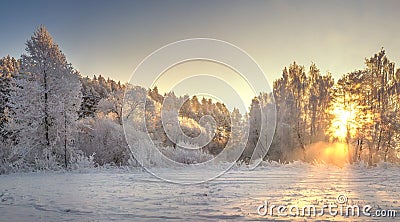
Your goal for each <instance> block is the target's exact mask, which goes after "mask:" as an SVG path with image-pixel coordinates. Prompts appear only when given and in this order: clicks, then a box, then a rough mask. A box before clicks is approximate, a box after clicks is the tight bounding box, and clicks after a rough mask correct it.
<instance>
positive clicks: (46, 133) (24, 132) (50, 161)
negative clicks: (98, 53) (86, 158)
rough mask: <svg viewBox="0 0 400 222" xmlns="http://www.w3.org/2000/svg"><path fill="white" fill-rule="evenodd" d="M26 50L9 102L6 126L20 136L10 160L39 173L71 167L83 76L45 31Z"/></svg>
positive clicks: (35, 37) (37, 33)
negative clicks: (59, 166)
mask: <svg viewBox="0 0 400 222" xmlns="http://www.w3.org/2000/svg"><path fill="white" fill-rule="evenodd" d="M26 46H27V47H26V52H27V54H24V55H22V59H21V71H20V72H21V74H20V75H18V76H17V77H16V78H15V81H14V83H13V85H12V87H11V93H10V97H9V105H10V116H9V120H10V122H9V124H8V126H9V128H10V129H12V131H13V132H14V133H15V134H16V135H17V137H16V138H17V139H16V141H15V143H16V145H15V146H14V147H13V156H12V159H13V160H14V161H16V162H17V163H24V162H25V163H27V164H32V165H34V166H35V167H38V168H49V167H56V166H57V165H61V164H63V165H67V162H68V160H67V158H68V156H71V155H72V153H71V151H73V149H72V146H73V141H74V140H73V138H74V135H73V134H74V132H76V125H75V121H76V120H77V118H78V116H77V112H78V110H79V108H80V104H81V98H82V96H81V83H80V81H79V75H78V74H77V73H76V72H75V71H74V70H73V68H72V66H71V65H70V64H68V62H67V60H66V58H65V55H64V54H63V53H62V52H61V50H60V49H59V47H58V45H57V44H55V43H54V42H53V38H52V37H51V35H50V34H49V32H48V31H47V30H46V28H45V27H44V26H40V27H39V28H38V29H37V30H36V31H35V32H34V34H33V36H32V37H31V39H30V40H28V41H27V43H26ZM68 151H70V153H68Z"/></svg>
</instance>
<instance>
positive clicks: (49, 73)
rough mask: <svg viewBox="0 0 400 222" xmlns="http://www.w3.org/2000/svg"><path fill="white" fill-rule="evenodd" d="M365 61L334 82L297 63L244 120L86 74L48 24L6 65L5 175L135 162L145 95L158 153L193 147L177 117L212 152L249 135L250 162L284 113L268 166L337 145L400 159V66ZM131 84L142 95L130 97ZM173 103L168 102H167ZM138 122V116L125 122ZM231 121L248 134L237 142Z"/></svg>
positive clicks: (1, 109) (1, 143)
mask: <svg viewBox="0 0 400 222" xmlns="http://www.w3.org/2000/svg"><path fill="white" fill-rule="evenodd" d="M365 64H366V68H365V69H362V70H357V71H354V72H351V73H348V74H345V75H343V76H342V78H340V79H339V80H338V81H337V83H336V84H335V81H334V79H333V78H332V75H331V74H330V73H327V74H325V75H324V74H322V73H321V72H320V70H319V69H318V68H317V66H316V65H315V64H311V66H310V67H309V68H308V69H307V70H306V69H305V67H304V66H301V65H299V64H297V63H296V62H294V63H293V64H291V65H290V66H289V67H287V68H286V67H285V68H284V69H283V72H282V76H281V77H280V78H279V79H277V80H275V81H274V83H273V92H270V93H266V92H262V93H260V95H259V96H258V97H255V98H254V99H253V100H252V103H251V104H250V107H249V112H248V113H245V114H241V113H240V112H239V110H238V109H236V108H235V109H233V110H232V111H230V110H228V109H227V107H226V106H225V105H224V104H223V103H220V102H214V101H212V100H211V99H209V98H197V97H196V96H193V97H191V98H190V97H189V96H187V95H184V96H176V95H175V94H174V92H169V93H165V94H161V93H160V92H159V91H158V88H157V87H156V86H155V87H154V88H152V89H144V88H142V87H140V86H131V85H129V84H122V83H120V82H115V81H114V80H111V79H109V78H108V79H105V78H104V77H103V76H101V75H98V76H94V77H93V78H89V77H83V76H82V75H81V74H80V73H79V72H78V71H77V70H75V69H74V68H73V67H72V65H71V64H70V63H68V61H67V59H66V57H65V55H64V54H63V53H62V51H61V50H60V49H59V47H58V45H57V44H56V43H54V41H53V39H52V37H51V36H50V34H49V32H48V31H47V30H46V28H45V27H44V26H40V27H39V28H38V29H37V30H36V31H35V32H34V34H33V36H32V37H31V38H30V39H29V40H28V41H27V43H26V54H23V55H22V56H21V58H20V59H15V58H12V57H10V56H6V57H4V58H2V59H0V98H1V99H0V173H1V172H9V171H16V170H18V169H24V168H26V169H55V168H62V167H65V168H70V167H73V166H74V165H76V164H78V163H79V162H80V161H83V160H90V161H92V162H93V163H94V164H96V165H104V164H114V165H129V164H132V163H133V162H134V158H133V157H132V155H131V153H130V150H129V147H128V145H127V142H126V140H125V136H124V130H123V127H122V123H123V118H124V117H123V113H122V110H123V106H124V105H129V107H130V108H132V110H134V108H135V107H138V106H139V105H141V104H139V101H140V99H141V98H143V97H146V98H147V100H146V113H145V116H146V126H141V127H142V128H143V129H146V130H147V133H148V135H150V137H151V138H152V139H153V140H154V141H158V142H157V146H160V147H164V148H168V149H169V150H172V151H173V150H176V149H177V147H178V146H180V145H181V144H185V143H189V141H186V140H187V138H186V139H185V137H177V138H171V137H169V136H167V134H166V130H172V131H173V130H176V127H173V125H172V122H171V124H169V123H170V122H169V120H172V119H173V118H175V117H177V118H178V119H179V123H180V128H181V129H182V131H183V132H184V134H185V135H186V136H188V137H190V138H195V137H197V136H198V135H200V134H201V133H202V132H208V134H206V136H205V137H204V138H199V140H204V141H211V142H210V143H208V144H207V145H205V146H204V147H203V148H202V149H201V151H202V152H204V153H207V154H210V155H218V154H219V153H220V152H221V151H222V150H223V149H224V148H225V146H226V144H227V143H228V141H229V140H232V141H234V144H235V143H236V142H237V141H239V138H242V137H243V136H245V135H247V134H248V141H247V144H246V146H245V149H244V152H243V154H242V155H241V157H240V160H243V161H248V160H249V159H250V158H251V155H252V153H253V151H254V149H255V148H256V146H258V145H260V144H261V145H262V144H263V143H257V142H258V141H260V140H265V135H261V134H262V132H263V131H261V129H260V127H261V126H260V123H261V115H272V112H274V111H275V109H276V113H277V116H276V117H277V118H276V129H275V135H274V138H273V140H272V143H271V147H270V149H269V150H268V153H267V155H266V156H265V157H263V158H264V159H267V160H275V161H281V162H289V161H293V160H303V161H313V160H312V156H313V155H310V153H309V152H310V151H309V150H308V146H309V145H311V144H314V143H316V142H319V141H324V142H336V141H338V142H342V143H345V144H346V145H347V147H348V155H349V156H348V161H349V162H350V163H353V162H358V161H366V162H368V163H369V164H370V165H373V164H375V163H377V162H379V161H390V162H399V151H400V119H399V118H400V117H399V116H400V115H399V114H398V113H399V104H400V96H399V94H400V92H399V89H400V69H395V64H394V63H393V62H391V61H389V60H388V59H387V57H386V54H385V51H384V50H383V49H382V50H381V51H380V52H378V53H377V54H375V55H374V56H372V57H371V58H369V59H366V60H365ZM127 87H132V88H133V89H134V90H130V91H129V92H130V94H129V95H124V93H125V91H126V89H127ZM124 96H126V97H127V98H128V101H129V102H127V103H126V104H124V103H123V102H124V101H123V99H124ZM166 98H168V100H169V101H170V102H169V103H164V100H165V99H166ZM171 101H172V102H171ZM163 105H164V106H165V107H163ZM128 110H129V109H128ZM162 110H164V111H165V113H162V112H163V111H162ZM174 110H178V113H177V115H178V116H175V114H174V112H173V111H174ZM131 114H132V115H131ZM161 115H165V117H166V120H167V121H166V123H162V118H161ZM203 116H211V117H212V118H213V119H214V121H215V123H213V124H214V125H212V124H211V125H210V123H208V125H207V124H206V125H204V124H200V122H201V118H202V117H203ZM136 117H137V115H135V114H134V112H132V113H128V115H127V116H126V118H132V119H135V118H136ZM232 119H234V120H237V121H234V122H235V124H237V125H240V126H241V127H242V128H245V127H243V126H249V130H248V131H241V132H238V133H236V134H235V135H233V134H232V127H234V126H233V125H232V121H231V120H232ZM267 124H273V123H272V122H267ZM210 129H211V132H210ZM174 135H175V134H174ZM176 135H178V133H177V134H176ZM199 142H201V141H199ZM193 145H195V144H193ZM264 145H265V144H264ZM168 152H170V151H168ZM313 152H315V151H313Z"/></svg>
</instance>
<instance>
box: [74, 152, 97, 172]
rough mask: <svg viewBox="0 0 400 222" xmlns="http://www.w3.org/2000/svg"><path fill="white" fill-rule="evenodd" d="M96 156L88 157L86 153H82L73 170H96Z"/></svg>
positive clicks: (78, 156) (77, 158)
mask: <svg viewBox="0 0 400 222" xmlns="http://www.w3.org/2000/svg"><path fill="white" fill-rule="evenodd" d="M94 155H95V154H92V155H90V156H86V155H85V154H84V153H80V154H79V155H77V157H76V159H75V161H74V163H73V165H72V168H73V169H86V168H94V167H95V166H96V163H95V162H94Z"/></svg>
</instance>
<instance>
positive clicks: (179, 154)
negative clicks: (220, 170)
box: [160, 143, 214, 164]
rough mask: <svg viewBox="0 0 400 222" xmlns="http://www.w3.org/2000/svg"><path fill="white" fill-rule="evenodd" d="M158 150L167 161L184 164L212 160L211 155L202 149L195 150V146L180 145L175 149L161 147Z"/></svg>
mask: <svg viewBox="0 0 400 222" xmlns="http://www.w3.org/2000/svg"><path fill="white" fill-rule="evenodd" d="M191 148H192V149H191ZM160 150H161V152H162V153H163V154H164V155H165V156H167V157H168V158H169V159H171V160H173V161H175V162H178V163H184V164H196V163H203V162H206V161H208V160H211V159H213V158H214V156H213V155H211V154H208V153H207V152H205V151H203V150H202V149H196V146H195V145H193V144H189V143H182V144H180V145H178V146H177V147H176V148H172V147H163V148H161V149H160Z"/></svg>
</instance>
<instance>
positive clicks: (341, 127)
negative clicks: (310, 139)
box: [329, 106, 355, 141]
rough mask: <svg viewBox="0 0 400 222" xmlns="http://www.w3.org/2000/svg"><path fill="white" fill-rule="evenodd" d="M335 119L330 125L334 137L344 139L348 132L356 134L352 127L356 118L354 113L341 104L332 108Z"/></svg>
mask: <svg viewBox="0 0 400 222" xmlns="http://www.w3.org/2000/svg"><path fill="white" fill-rule="evenodd" d="M332 114H333V116H334V117H333V118H334V119H333V120H332V124H331V127H330V130H329V131H330V133H331V135H332V137H334V138H337V139H339V140H340V141H344V140H345V139H346V137H347V136H348V134H349V133H350V135H352V134H354V133H353V129H352V125H351V124H352V122H353V121H354V119H355V116H354V114H353V113H352V112H351V111H349V110H346V109H344V108H343V107H340V106H335V107H334V109H333V110H332Z"/></svg>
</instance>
